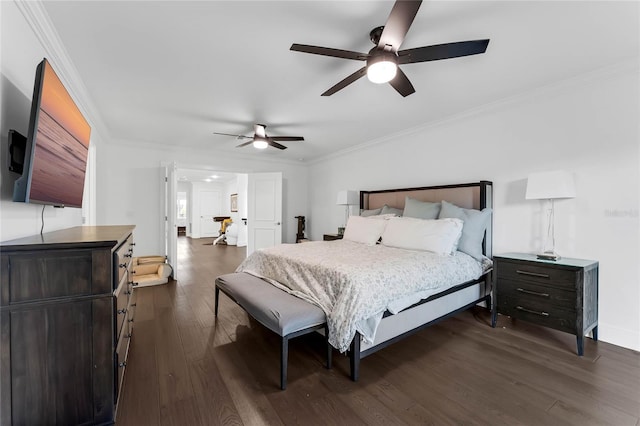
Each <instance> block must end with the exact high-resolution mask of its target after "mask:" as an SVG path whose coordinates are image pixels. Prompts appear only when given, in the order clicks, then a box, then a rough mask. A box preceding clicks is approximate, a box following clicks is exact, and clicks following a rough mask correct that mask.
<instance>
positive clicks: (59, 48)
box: [15, 0, 110, 140]
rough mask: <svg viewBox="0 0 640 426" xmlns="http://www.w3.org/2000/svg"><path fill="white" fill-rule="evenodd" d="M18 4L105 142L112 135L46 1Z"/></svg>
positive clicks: (71, 91)
mask: <svg viewBox="0 0 640 426" xmlns="http://www.w3.org/2000/svg"><path fill="white" fill-rule="evenodd" d="M15 4H16V6H17V8H18V10H20V13H22V15H23V16H24V18H25V20H26V21H27V23H28V24H29V26H30V27H31V29H32V30H33V33H34V35H35V36H36V37H37V38H38V41H39V42H40V44H41V45H42V47H43V49H44V51H45V53H46V55H47V59H48V60H49V62H51V63H52V64H53V67H54V68H55V70H56V74H57V75H58V77H59V78H60V80H61V81H62V83H63V84H64V86H65V88H66V89H67V91H69V94H70V95H71V97H72V98H73V99H74V101H75V102H76V104H77V105H78V108H80V110H81V111H82V112H83V114H84V115H85V118H86V119H87V121H89V123H91V127H92V128H93V129H94V131H95V132H97V133H98V134H100V135H101V136H102V139H103V140H104V138H107V139H109V138H110V135H109V132H108V130H107V126H106V125H105V124H104V121H103V120H102V116H101V115H100V114H99V112H98V109H97V108H96V107H95V105H94V103H93V101H92V100H91V96H89V92H88V90H87V87H86V86H85V85H84V82H83V81H82V78H81V77H80V74H79V73H78V69H77V68H76V66H75V65H74V64H73V62H72V61H71V58H70V56H69V54H68V52H67V50H66V49H65V47H64V45H63V44H62V41H61V40H60V37H59V36H58V32H57V31H56V29H55V27H54V26H53V24H52V23H51V19H49V15H48V14H47V11H46V9H45V7H44V4H43V2H42V1H41V0H37V1H27V0H15ZM34 66H35V64H34Z"/></svg>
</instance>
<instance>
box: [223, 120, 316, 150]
mask: <svg viewBox="0 0 640 426" xmlns="http://www.w3.org/2000/svg"><path fill="white" fill-rule="evenodd" d="M266 128H267V126H265V125H264V124H255V125H254V133H253V136H245V135H232V134H229V133H218V132H213V134H214V135H224V136H233V137H235V138H236V139H250V140H249V141H247V142H244V143H241V144H240V145H238V146H237V147H236V148H241V147H243V146H247V145H249V144H253V146H254V148H258V149H265V148H266V147H268V146H272V147H274V148H278V149H287V147H286V146H284V145H281V144H279V143H278V142H277V141H280V142H292V141H303V140H304V138H303V137H302V136H267V133H266V132H265V129H266Z"/></svg>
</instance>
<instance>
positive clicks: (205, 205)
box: [198, 189, 222, 237]
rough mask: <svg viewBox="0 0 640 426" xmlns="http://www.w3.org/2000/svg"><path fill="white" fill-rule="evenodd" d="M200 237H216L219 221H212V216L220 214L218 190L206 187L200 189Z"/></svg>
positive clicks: (220, 204) (220, 206) (220, 205)
mask: <svg viewBox="0 0 640 426" xmlns="http://www.w3.org/2000/svg"><path fill="white" fill-rule="evenodd" d="M198 198H199V199H200V237H217V236H218V234H219V231H220V223H219V222H214V221H213V217H214V216H220V215H221V212H222V203H221V200H220V191H212V190H208V189H203V190H200V192H199V193H198Z"/></svg>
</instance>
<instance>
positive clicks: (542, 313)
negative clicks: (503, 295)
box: [516, 306, 549, 317]
mask: <svg viewBox="0 0 640 426" xmlns="http://www.w3.org/2000/svg"><path fill="white" fill-rule="evenodd" d="M516 309H517V310H519V311H523V312H528V313H530V314H536V315H540V316H541V317H548V316H549V313H548V312H538V311H532V310H531V309H527V308H523V307H522V306H516Z"/></svg>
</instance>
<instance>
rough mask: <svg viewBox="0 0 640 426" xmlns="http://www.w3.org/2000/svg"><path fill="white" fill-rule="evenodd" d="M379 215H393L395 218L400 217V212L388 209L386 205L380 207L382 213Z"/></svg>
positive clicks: (393, 208)
mask: <svg viewBox="0 0 640 426" xmlns="http://www.w3.org/2000/svg"><path fill="white" fill-rule="evenodd" d="M380 214H395V215H396V216H402V210H400V209H396V208H395V207H389V206H388V205H386V204H385V205H384V206H382V213H380Z"/></svg>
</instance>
